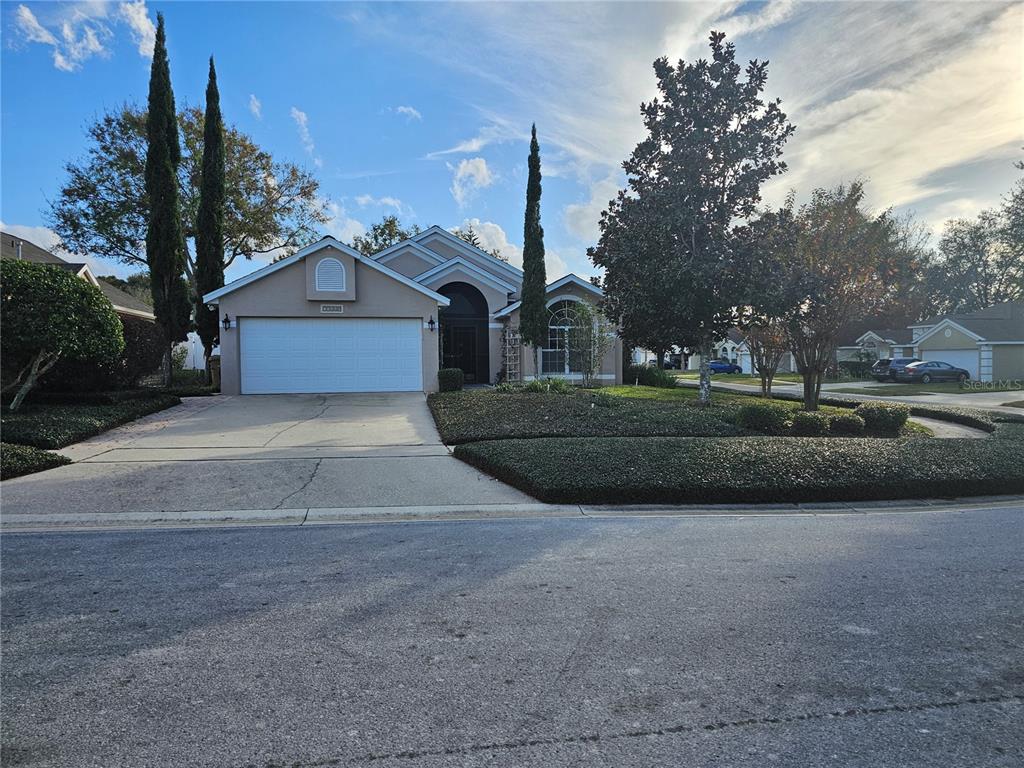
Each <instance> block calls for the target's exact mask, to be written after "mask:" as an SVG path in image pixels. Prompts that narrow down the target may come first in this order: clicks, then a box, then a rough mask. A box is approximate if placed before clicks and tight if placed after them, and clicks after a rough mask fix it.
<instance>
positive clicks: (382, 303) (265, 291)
mask: <svg viewBox="0 0 1024 768" xmlns="http://www.w3.org/2000/svg"><path fill="white" fill-rule="evenodd" d="M339 255H341V256H347V254H341V253H340V252H339V251H336V250H334V249H331V248H327V249H324V250H323V251H318V252H317V253H315V254H312V255H310V256H308V257H307V258H306V259H304V260H302V261H299V262H296V263H295V264H290V265H288V266H287V267H284V268H282V269H279V270H278V271H277V272H274V273H273V274H271V275H268V276H267V277H265V278H263V279H262V280H257V281H255V282H253V283H250V284H249V285H246V286H243V287H242V288H239V289H238V290H236V291H233V292H232V293H229V294H228V295H226V296H223V297H221V299H220V307H219V309H218V313H219V314H220V316H221V317H223V316H224V314H225V313H227V315H228V316H229V317H230V318H231V320H232V328H231V330H228V331H223V330H222V331H221V334H220V354H221V391H222V392H224V393H225V394H229V395H237V394H239V393H240V390H241V360H240V359H239V348H238V340H239V334H240V332H244V327H245V319H246V318H248V317H323V318H332V317H341V318H350V317H374V318H419V319H421V320H422V321H423V322H424V323H426V321H427V320H428V319H429V318H431V317H433V318H434V320H435V322H436V321H437V317H438V306H437V302H436V301H435V300H434V299H432V298H430V297H429V296H425V295H424V294H422V293H419V292H418V291H416V290H414V289H412V288H410V287H408V286H406V285H403V284H402V283H400V282H398V281H397V280H395V279H394V278H392V277H389V276H387V275H385V274H382V273H380V272H378V271H377V270H375V269H373V268H372V267H368V266H366V265H365V264H362V263H360V262H357V261H356V260H355V259H352V260H351V261H352V265H351V266H352V269H353V275H352V276H354V279H355V281H356V283H355V284H356V285H358V293H357V298H356V299H355V300H352V301H347V302H345V303H344V313H343V314H341V315H328V314H323V313H322V312H321V311H320V305H321V304H325V303H326V304H331V303H334V302H333V301H323V300H321V299H316V300H312V301H311V300H309V299H307V298H306V296H307V293H306V292H307V285H308V283H307V265H306V263H305V262H306V261H309V260H310V259H315V260H316V261H319V259H321V258H324V257H326V256H334V257H339ZM349 258H351V257H349ZM314 268H315V265H314ZM347 277H349V276H347ZM339 303H340V302H339ZM239 325H240V326H241V329H240V328H239ZM437 369H438V358H437V332H436V331H433V332H431V331H430V330H429V329H428V328H427V327H424V328H423V389H424V391H426V392H434V391H436V390H437Z"/></svg>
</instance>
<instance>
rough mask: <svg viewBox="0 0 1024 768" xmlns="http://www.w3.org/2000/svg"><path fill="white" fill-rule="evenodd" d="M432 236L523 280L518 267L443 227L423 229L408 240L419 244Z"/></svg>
mask: <svg viewBox="0 0 1024 768" xmlns="http://www.w3.org/2000/svg"><path fill="white" fill-rule="evenodd" d="M432 235H441V236H443V237H444V238H445V239H446V240H448V241H449V242H450V243H451V244H452V246H453V247H455V248H463V249H465V250H467V251H469V252H470V253H473V254H476V255H477V256H481V257H483V258H484V259H487V260H488V261H489V262H491V263H493V264H494V266H495V267H498V268H499V269H504V270H505V271H506V272H508V273H509V274H510V275H512V276H513V277H515V278H517V279H519V280H522V279H523V270H521V269H519V268H518V267H513V266H512V265H511V264H509V263H508V262H507V261H503V260H502V259H499V258H498V257H497V256H494V255H492V254H490V253H488V252H487V251H485V250H483V249H482V248H477V247H476V246H475V245H470V244H469V243H467V242H466V241H465V240H463V239H462V238H461V237H459V236H458V235H453V234H452V233H451V232H449V231H448V230H447V229H445V228H444V227H439V226H438V225H437V224H435V225H434V226H432V227H428V228H427V229H424V230H423V231H422V232H418V233H416V234H415V235H413V236H412V237H410V238H409V239H410V240H414V241H415V242H417V243H419V242H420V241H421V240H425V239H426V238H428V237H430V236H432Z"/></svg>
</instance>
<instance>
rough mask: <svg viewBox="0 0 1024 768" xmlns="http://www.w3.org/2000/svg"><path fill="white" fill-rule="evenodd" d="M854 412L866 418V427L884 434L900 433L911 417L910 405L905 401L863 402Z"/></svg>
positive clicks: (870, 430)
mask: <svg viewBox="0 0 1024 768" xmlns="http://www.w3.org/2000/svg"><path fill="white" fill-rule="evenodd" d="M853 412H854V414H855V415H857V416H860V417H861V418H862V419H864V428H865V429H866V430H868V431H869V432H878V433H879V434H883V435H898V434H899V433H900V430H901V429H903V425H904V424H906V423H907V419H909V418H910V406H909V405H904V404H903V403H884V402H869V403H861V404H860V405H858V406H857V407H856V408H855V409H854V411H853Z"/></svg>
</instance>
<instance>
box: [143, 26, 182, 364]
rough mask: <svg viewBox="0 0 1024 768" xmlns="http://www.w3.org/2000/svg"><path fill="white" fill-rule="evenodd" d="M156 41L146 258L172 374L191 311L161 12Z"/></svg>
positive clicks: (178, 157)
mask: <svg viewBox="0 0 1024 768" xmlns="http://www.w3.org/2000/svg"><path fill="white" fill-rule="evenodd" d="M156 18H157V27H156V45H155V46H154V48H153V66H152V68H151V69H150V74H149V111H148V115H147V118H146V138H147V141H148V147H147V150H146V196H147V198H148V200H149V221H148V226H147V228H146V261H147V263H148V264H149V275H150V285H151V289H152V292H153V312H154V314H155V315H156V319H157V322H158V323H159V324H160V327H161V328H162V329H163V333H164V341H165V343H166V345H167V351H166V353H165V354H166V358H165V371H166V376H165V379H166V381H167V382H168V383H169V382H170V380H171V348H172V347H173V346H174V343H175V342H177V341H184V340H185V339H186V338H187V336H188V329H189V315H190V312H191V307H190V302H189V298H188V287H187V284H186V283H185V276H184V275H185V238H184V234H183V230H182V226H181V216H180V213H179V209H178V174H177V169H178V163H179V162H180V161H181V146H180V145H179V143H178V124H177V119H176V115H175V111H174V92H173V91H172V90H171V68H170V64H169V63H168V61H167V43H166V37H165V35H164V17H163V14H157V17H156Z"/></svg>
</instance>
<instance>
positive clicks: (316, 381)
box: [240, 317, 423, 395]
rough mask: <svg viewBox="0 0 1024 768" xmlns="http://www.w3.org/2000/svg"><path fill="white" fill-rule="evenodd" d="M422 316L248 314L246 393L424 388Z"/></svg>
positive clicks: (245, 331)
mask: <svg viewBox="0 0 1024 768" xmlns="http://www.w3.org/2000/svg"><path fill="white" fill-rule="evenodd" d="M422 325H423V323H422V321H420V320H416V319H410V320H398V319H372V318H349V319H343V318H297V317H296V318H270V317H251V318H244V319H242V321H241V323H240V331H241V342H240V343H241V354H242V359H241V363H242V394H246V395H268V394H275V393H300V392H419V391H421V390H422V389H423V375H422V371H423V363H422V354H421V351H420V345H421V343H422V340H423V330H422Z"/></svg>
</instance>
